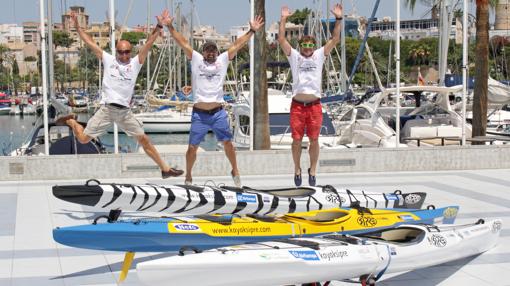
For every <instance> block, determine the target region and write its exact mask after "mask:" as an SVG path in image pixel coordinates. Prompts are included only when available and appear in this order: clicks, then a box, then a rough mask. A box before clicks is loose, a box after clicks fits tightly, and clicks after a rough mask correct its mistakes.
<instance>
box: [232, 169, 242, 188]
mask: <svg viewBox="0 0 510 286" xmlns="http://www.w3.org/2000/svg"><path fill="white" fill-rule="evenodd" d="M230 175H232V180H234V185H235V186H236V187H238V188H241V187H242V184H241V176H234V171H230Z"/></svg>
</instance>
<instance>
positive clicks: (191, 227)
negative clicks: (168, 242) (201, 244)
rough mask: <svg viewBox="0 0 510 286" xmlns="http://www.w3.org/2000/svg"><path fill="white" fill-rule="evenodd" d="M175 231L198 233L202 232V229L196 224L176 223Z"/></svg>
mask: <svg viewBox="0 0 510 286" xmlns="http://www.w3.org/2000/svg"><path fill="white" fill-rule="evenodd" d="M174 227H175V229H178V230H183V231H197V230H200V227H199V226H198V225H196V224H189V223H176V224H174Z"/></svg>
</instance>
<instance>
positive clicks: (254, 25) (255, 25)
mask: <svg viewBox="0 0 510 286" xmlns="http://www.w3.org/2000/svg"><path fill="white" fill-rule="evenodd" d="M263 25H264V18H262V16H260V15H259V16H256V17H255V19H253V21H250V29H252V30H254V31H258V30H259V29H260V27H262V26H263Z"/></svg>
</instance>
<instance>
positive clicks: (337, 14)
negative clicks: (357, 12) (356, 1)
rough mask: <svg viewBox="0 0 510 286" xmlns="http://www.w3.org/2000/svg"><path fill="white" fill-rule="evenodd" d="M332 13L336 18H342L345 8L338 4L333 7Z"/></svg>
mask: <svg viewBox="0 0 510 286" xmlns="http://www.w3.org/2000/svg"><path fill="white" fill-rule="evenodd" d="M331 13H333V15H335V18H341V17H342V15H343V8H342V5H341V4H336V5H335V6H333V9H332V10H331Z"/></svg>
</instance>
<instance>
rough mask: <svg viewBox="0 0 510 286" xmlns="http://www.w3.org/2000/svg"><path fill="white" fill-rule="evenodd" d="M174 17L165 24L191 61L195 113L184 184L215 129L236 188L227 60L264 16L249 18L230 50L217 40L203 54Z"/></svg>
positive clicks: (203, 48)
mask: <svg viewBox="0 0 510 286" xmlns="http://www.w3.org/2000/svg"><path fill="white" fill-rule="evenodd" d="M172 21H173V17H168V18H167V19H166V20H165V24H166V25H167V26H168V30H169V31H170V33H171V35H172V37H173V38H174V39H175V41H176V42H177V44H178V45H179V46H180V47H181V48H182V49H183V50H184V53H185V54H186V57H187V58H188V59H189V60H191V74H192V94H193V113H192V117H191V130H190V135H189V144H188V150H187V152H186V179H185V181H184V183H185V184H192V176H191V170H192V169H193V165H194V163H195V161H196V157H197V150H198V147H199V144H200V142H202V141H203V139H204V137H205V135H206V134H207V132H208V131H209V130H210V129H212V131H213V132H214V134H215V135H216V138H217V139H218V141H221V142H223V146H224V149H225V155H226V156H227V158H228V160H229V161H230V164H231V166H232V170H231V172H230V174H231V175H232V178H233V180H234V184H235V185H236V186H237V187H241V178H240V175H239V170H238V168H237V160H236V153H235V148H234V145H233V144H232V133H231V132H230V126H229V122H228V115H227V112H226V111H225V110H224V109H223V105H222V104H223V103H224V100H223V82H224V81H225V77H226V75H227V68H228V63H229V61H230V60H232V59H233V58H234V56H235V55H236V53H237V52H238V51H239V50H240V49H241V48H242V47H243V46H244V45H245V44H246V43H247V42H248V40H249V39H250V37H251V36H252V34H254V33H255V32H256V31H257V30H259V29H260V28H261V27H262V25H263V24H264V20H263V19H262V17H260V16H257V17H256V18H255V19H254V20H253V21H250V30H249V31H248V32H247V33H246V34H244V35H242V36H241V37H239V38H238V39H237V40H236V41H235V42H234V43H233V44H232V45H231V46H230V47H229V48H228V50H227V51H225V52H223V53H221V54H220V52H219V50H218V47H217V46H216V44H215V43H214V42H209V41H208V42H205V43H204V44H203V45H202V54H200V53H198V52H197V51H194V50H193V48H192V46H191V45H190V44H189V43H188V41H187V40H186V39H185V38H184V36H183V35H182V34H180V33H179V32H177V30H175V28H174V27H173V25H172Z"/></svg>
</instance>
